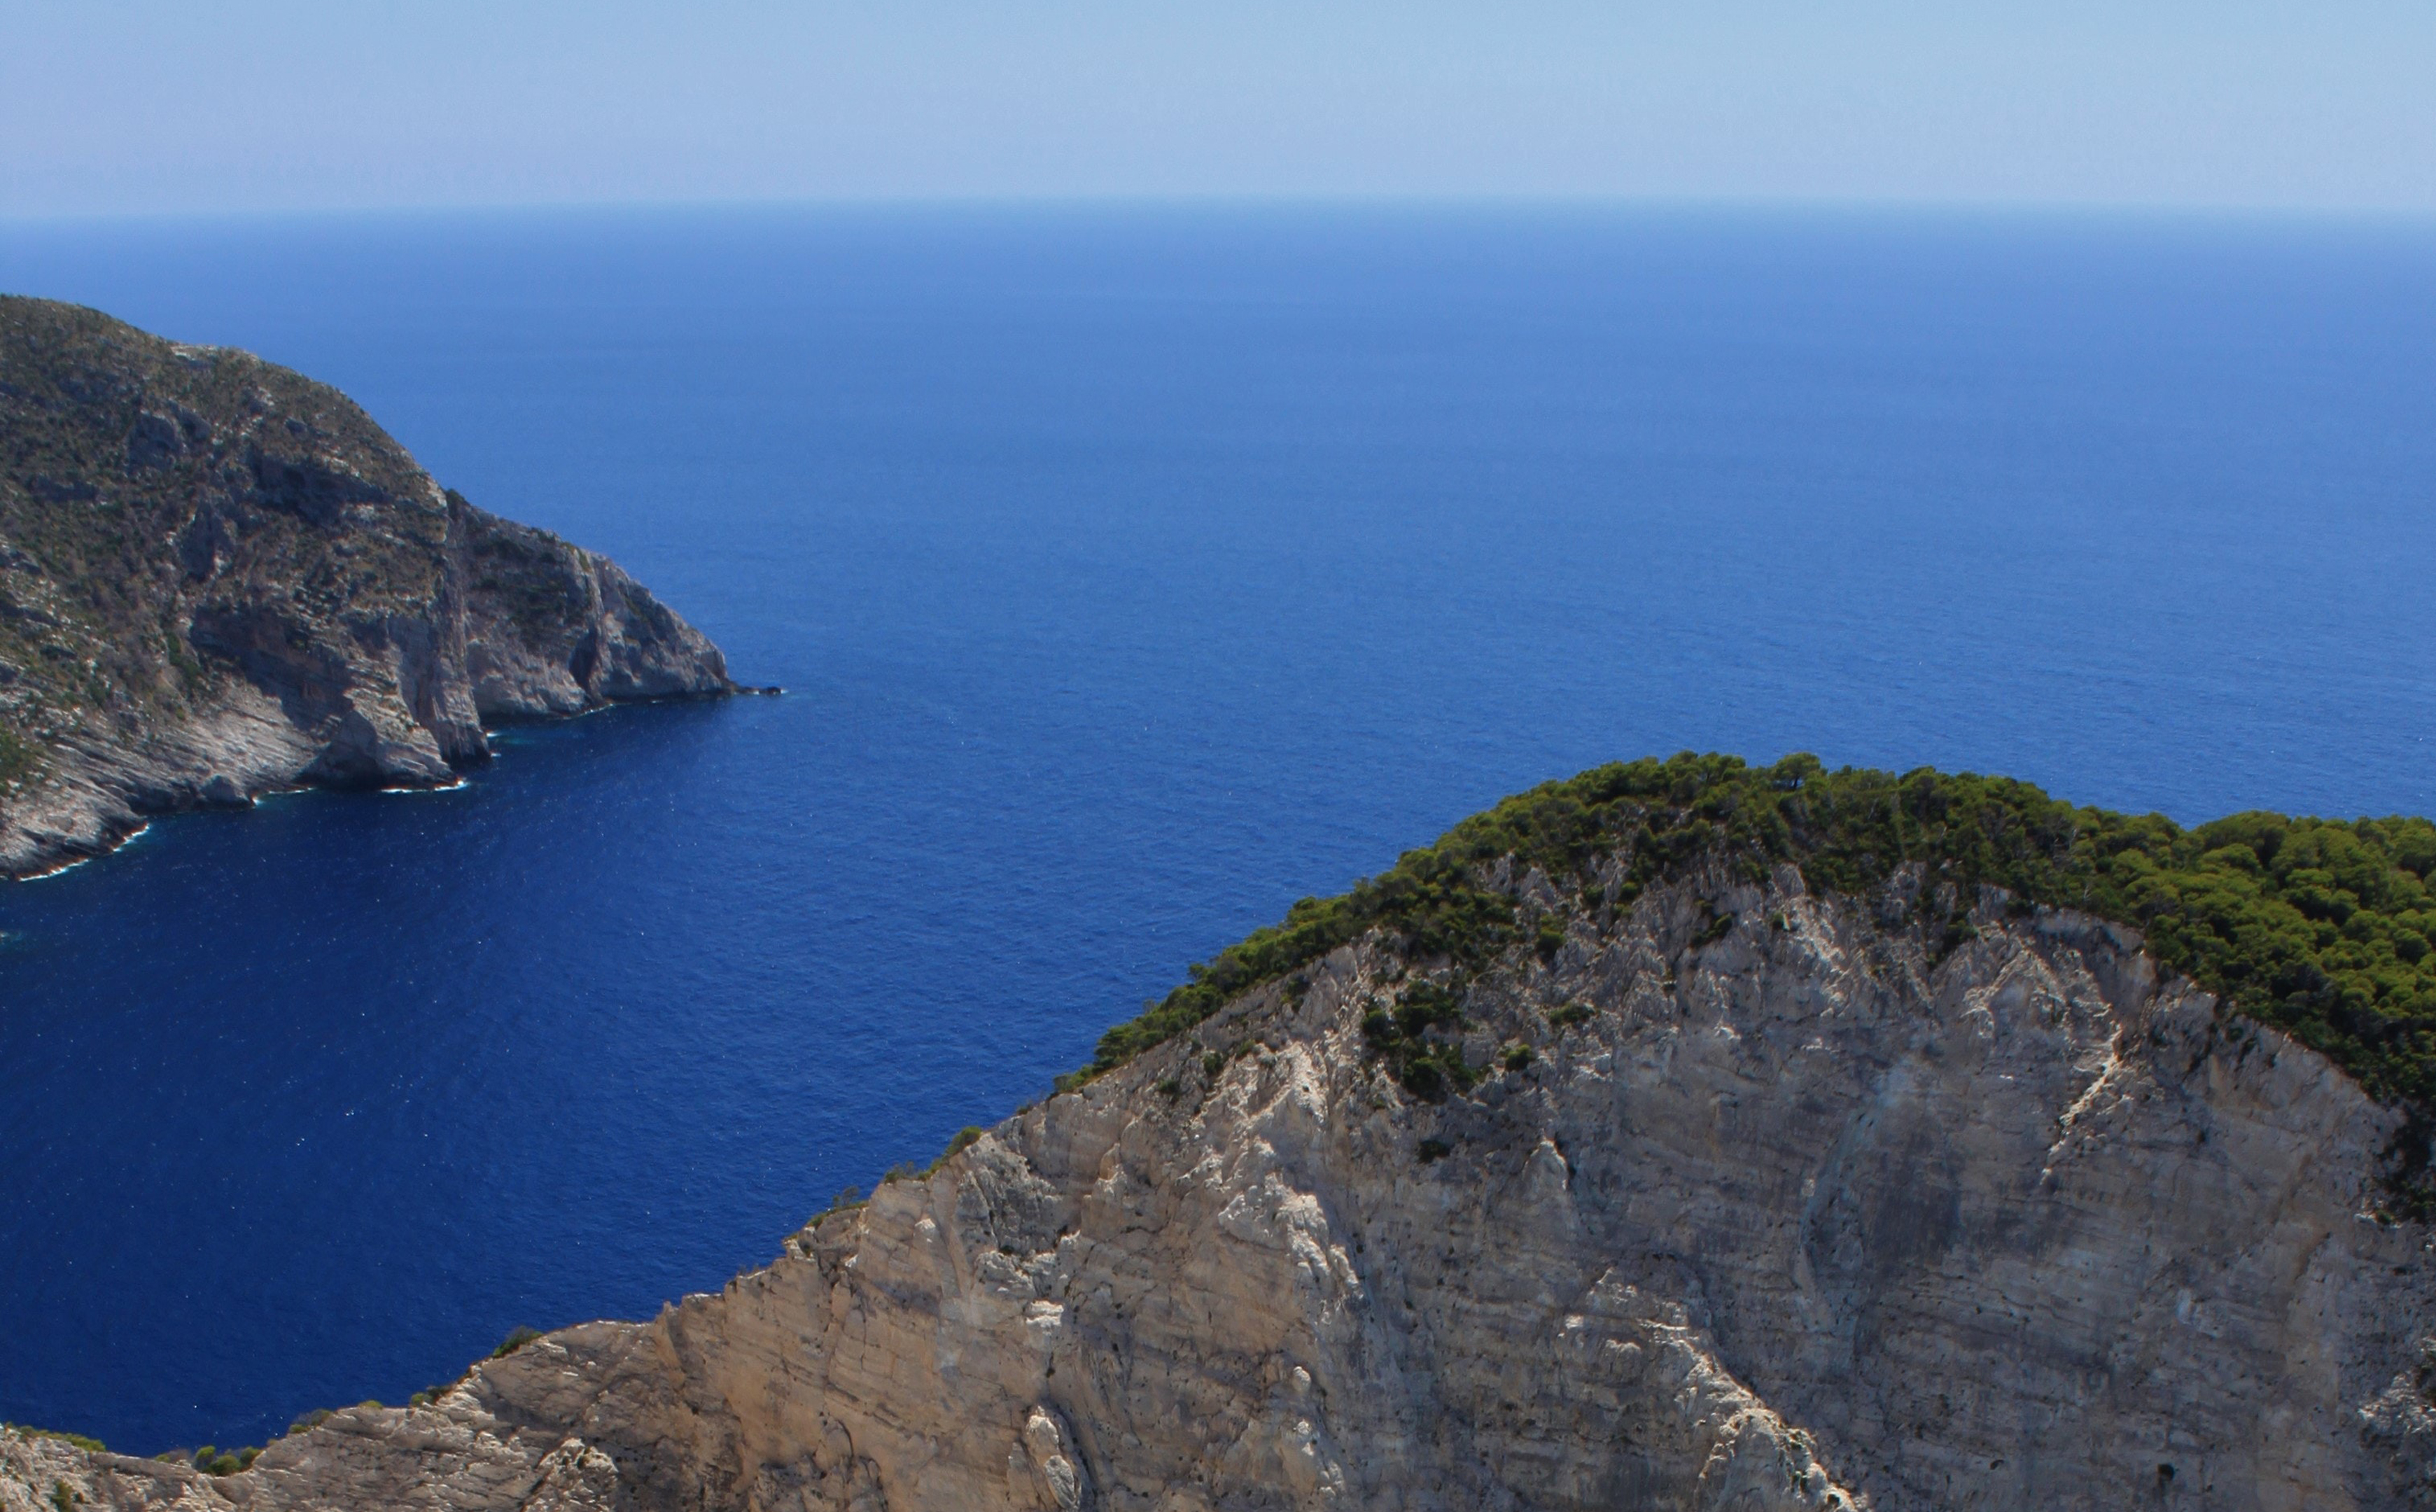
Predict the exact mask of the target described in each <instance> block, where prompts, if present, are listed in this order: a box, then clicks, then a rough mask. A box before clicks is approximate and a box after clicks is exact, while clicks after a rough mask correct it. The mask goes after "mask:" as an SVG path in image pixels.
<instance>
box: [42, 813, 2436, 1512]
mask: <svg viewBox="0 0 2436 1512" xmlns="http://www.w3.org/2000/svg"><path fill="white" fill-rule="evenodd" d="M1475 880H1476V881H1477V882H1478V883H1479V884H1480V885H1482V886H1484V887H1487V888H1489V889H1493V890H1494V891H1496V892H1497V893H1498V894H1500V895H1504V896H1505V897H1508V898H1510V899H1512V900H1513V901H1514V902H1515V904H1516V906H1517V908H1518V910H1519V911H1520V912H1521V914H1522V917H1523V918H1524V919H1525V920H1526V921H1528V922H1529V924H1530V925H1531V929H1530V930H1529V932H1528V934H1527V935H1525V936H1524V937H1523V938H1522V940H1521V941H1520V942H1518V943H1516V944H1514V945H1512V946H1511V947H1507V948H1505V949H1504V950H1503V951H1502V952H1500V953H1499V954H1497V955H1496V956H1495V957H1494V958H1493V959H1491V960H1488V961H1487V962H1486V963H1484V964H1483V965H1481V966H1480V967H1479V969H1477V970H1476V971H1474V972H1471V973H1470V974H1468V976H1467V977H1466V978H1464V979H1463V980H1462V981H1461V982H1459V983H1458V982H1455V980H1454V979H1453V978H1450V977H1448V976H1447V975H1446V974H1445V972H1446V968H1445V965H1444V958H1442V957H1432V956H1427V955H1419V954H1413V953H1408V948H1409V944H1408V941H1407V940H1406V939H1405V938H1404V937H1402V936H1399V935H1398V934H1396V933H1394V932H1392V931H1389V930H1371V931H1369V932H1367V933H1366V934H1365V935H1363V936H1362V937H1361V938H1359V939H1357V940H1354V941H1352V942H1350V943H1348V944H1346V945H1343V946H1341V947H1338V948H1335V949H1334V950H1332V951H1331V952H1330V953H1328V954H1326V955H1325V956H1324V957H1321V958H1319V959H1317V960H1315V961H1314V962H1312V963H1311V964H1310V965H1307V966H1306V967H1304V968H1303V969H1301V970H1299V971H1297V972H1296V973H1294V974H1293V975H1290V976H1286V977H1283V978H1279V979H1278V980H1274V981H1271V982H1267V983H1265V984H1261V985H1259V986H1256V987H1254V988H1252V989H1251V990H1248V991H1246V992H1244V993H1243V994H1241V995H1239V996H1237V997H1235V998H1234V999H1232V1000H1231V1001H1229V1002H1228V1003H1227V1005H1226V1006H1225V1007H1224V1008H1223V1009H1221V1011H1219V1012H1218V1013H1217V1014H1216V1015H1214V1016H1212V1017H1209V1018H1207V1019H1206V1020H1204V1021H1203V1022H1201V1023H1200V1024H1199V1025H1198V1026H1197V1027H1196V1028H1195V1029H1193V1030H1192V1032H1190V1033H1189V1034H1184V1035H1178V1036H1176V1037H1174V1038H1172V1039H1169V1040H1167V1041H1166V1042H1164V1043H1162V1044H1159V1045H1157V1046H1154V1047H1151V1048H1150V1049H1148V1050H1146V1051H1143V1052H1142V1053H1140V1054H1139V1055H1138V1056H1136V1057H1135V1058H1133V1059H1132V1060H1130V1061H1129V1062H1128V1063H1126V1064H1124V1065H1122V1066H1121V1067H1119V1068H1117V1069H1113V1070H1112V1071H1110V1072H1108V1073H1107V1074H1105V1075H1104V1076H1101V1077H1099V1078H1098V1079H1096V1080H1093V1081H1091V1082H1089V1083H1088V1085H1085V1086H1081V1087H1080V1088H1079V1089H1078V1090H1074V1091H1070V1092H1068V1093H1065V1094H1062V1095H1059V1096H1056V1097H1053V1098H1052V1099H1050V1100H1049V1101H1047V1102H1046V1103H1044V1104H1040V1105H1037V1106H1035V1107H1033V1108H1030V1109H1027V1110H1025V1111H1024V1112H1022V1113H1020V1114H1018V1116H1017V1117H1015V1118H1013V1119H1011V1120H1009V1121H1006V1122H1005V1123H1002V1124H1001V1125H1000V1126H999V1127H998V1128H996V1129H994V1130H992V1131H990V1132H989V1133H987V1134H986V1135H985V1136H983V1138H980V1139H978V1140H977V1141H975V1142H973V1143H972V1144H970V1145H969V1147H967V1148H965V1149H963V1150H961V1151H960V1152H958V1153H956V1154H954V1155H952V1156H949V1157H948V1159H946V1160H945V1161H943V1162H942V1163H941V1165H940V1166H939V1167H938V1168H937V1169H936V1170H935V1171H933V1172H932V1173H930V1174H928V1175H926V1176H923V1177H919V1178H906V1179H900V1180H897V1181H895V1182H893V1183H890V1184H887V1185H885V1186H883V1187H882V1188H881V1189H880V1190H879V1191H878V1192H877V1193H876V1195H875V1196H874V1197H873V1198H872V1199H871V1201H870V1202H869V1203H868V1204H866V1205H864V1206H861V1207H859V1208H846V1209H842V1210H840V1211H836V1212H833V1213H830V1214H827V1215H825V1216H824V1217H823V1218H822V1219H820V1220H818V1221H816V1222H815V1223H814V1224H813V1225H810V1226H809V1227H808V1228H806V1229H805V1230H804V1231H803V1232H801V1233H800V1234H798V1235H796V1236H794V1237H793V1238H792V1239H791V1240H790V1241H789V1242H788V1243H787V1246H786V1253H785V1254H784V1255H783V1256H782V1257H781V1258H780V1259H779V1260H777V1261H776V1262H775V1263H774V1264H773V1265H771V1266H770V1267H769V1268H768V1269H766V1270H762V1271H757V1272H755V1273H752V1274H750V1275H746V1276H743V1277H739V1278H738V1279H736V1280H735V1281H733V1282H731V1283H730V1284H729V1285H728V1286H727V1287H726V1288H725V1289H724V1291H722V1293H720V1294H718V1295H700V1296H694V1297H689V1298H687V1299H686V1300H685V1301H684V1302H683V1303H682V1304H681V1305H679V1306H677V1307H674V1308H672V1309H670V1310H669V1311H667V1312H663V1314H662V1315H661V1316H660V1317H659V1318H657V1319H656V1320H654V1321H653V1322H650V1323H643V1324H620V1323H604V1324H592V1325H586V1326H583V1327H580V1328H574V1329H568V1330H563V1331H561V1332H559V1333H556V1334H553V1335H550V1336H548V1338H546V1339H544V1340H542V1341H540V1342H539V1343H536V1344H532V1345H530V1346H528V1347H525V1348H524V1349H522V1350H520V1351H518V1352H516V1353H514V1354H513V1355H510V1356H508V1357H506V1358H504V1359H500V1360H496V1361H492V1362H488V1363H485V1364H481V1365H479V1366H478V1367H476V1368H475V1369H474V1370H473V1371H471V1372H470V1373H469V1374H468V1375H467V1376H466V1377H465V1378H464V1379H463V1380H462V1381H461V1382H459V1383H457V1384H456V1385H455V1386H454V1387H452V1388H451V1389H449V1390H448V1391H446V1392H445V1393H444V1394H443V1395H442V1396H441V1397H440V1399H438V1400H437V1401H436V1402H434V1403H433V1404H431V1405H429V1406H423V1407H416V1408H412V1409H406V1410H400V1409H385V1410H376V1409H370V1408H366V1409H357V1410H350V1411H346V1412H341V1413H339V1414H337V1415H336V1416H334V1417H332V1418H331V1419H329V1420H328V1421H326V1422H324V1423H322V1425H321V1426H319V1427H316V1428H313V1429H311V1430H309V1431H306V1432H302V1433H298V1434H292V1435H290V1436H288V1437H287V1438H284V1439H282V1440H280V1441H278V1442H277V1443H274V1444H273V1445H271V1446H270V1448H269V1449H268V1450H267V1451H265V1452H264V1453H263V1455H262V1456H261V1458H260V1460H259V1461H257V1462H256V1464H255V1465H254V1467H253V1469H251V1470H250V1471H248V1472H246V1473H243V1474H239V1475H232V1476H227V1477H223V1478H212V1477H205V1476H200V1475H198V1474H195V1473H193V1472H192V1471H189V1470H186V1469H182V1468H174V1467H158V1466H153V1465H150V1464H148V1462H143V1461H133V1460H124V1459H119V1458H116V1457H113V1456H88V1455H84V1454H82V1453H81V1452H80V1451H72V1450H69V1449H66V1448H64V1447H62V1446H58V1445H27V1444H24V1443H0V1470H4V1471H6V1473H5V1474H0V1496H6V1495H8V1494H9V1486H8V1476H9V1475H14V1476H15V1477H16V1479H17V1483H18V1484H19V1485H22V1486H26V1487H27V1488H28V1490H27V1493H26V1494H28V1495H30V1494H32V1493H33V1492H35V1491H40V1490H41V1489H42V1488H43V1485H44V1484H46V1483H51V1484H57V1485H59V1486H66V1487H68V1488H69V1491H70V1494H71V1495H83V1496H85V1497H87V1498H89V1499H90V1500H91V1501H92V1502H94V1503H96V1504H101V1505H128V1506H134V1505H147V1506H157V1505H165V1504H176V1505H183V1506H190V1507H219V1506H223V1505H235V1506H242V1507H247V1508H290V1507H293V1508H305V1507H375V1506H377V1507H392V1506H401V1507H402V1506H414V1507H445V1508H510V1507H531V1508H576V1507H586V1508H589V1507H600V1508H609V1507H620V1508H679V1507H685V1508H696V1507H701V1508H751V1509H776V1508H791V1509H792V1508H804V1509H811V1508H819V1509H847V1508H852V1509H860V1512H876V1509H880V1508H887V1509H895V1512H911V1509H917V1508H918V1509H936V1512H949V1509H954V1512H968V1509H980V1508H1026V1509H1035V1512H1049V1509H1059V1512H1075V1509H1080V1508H1087V1507H1088V1508H1106V1509H1114V1508H1126V1509H1141V1512H1214V1509H1220V1508H1283V1507H1296V1508H1320V1507H1348V1508H1349V1507H1363V1508H1400V1509H1413V1512H1419V1509H1438V1508H1449V1509H1452V1508H1474V1507H1489V1508H1516V1509H1520V1508H1584V1509H1587V1508H1593V1507H1597V1508H1608V1507H1644V1506H1646V1507H1668V1508H1737V1509H1775V1508H1783V1509H1792V1508H1805V1509H1811V1508H1832V1507H1838V1506H1855V1505H1867V1506H1871V1507H1875V1508H1878V1509H1880V1512H1887V1509H1892V1508H1899V1507H1900V1508H1911V1507H1929V1508H1996V1507H2004V1508H2041V1509H2066V1508H2089V1509H2097V1508H2108V1509H2113V1508H2121V1507H2127V1506H2143V1507H2149V1506H2153V1507H2191V1508H2198V1507H2210V1508H2295V1509H2297V1508H2303V1507H2308V1508H2344V1507H2377V1508H2386V1507H2425V1506H2429V1505H2436V1415H2431V1412H2430V1409H2429V1401H2428V1397H2427V1382H2428V1380H2429V1379H2430V1375H2431V1371H2430V1365H2429V1360H2430V1358H2431V1357H2430V1355H2429V1353H2428V1350H2429V1347H2430V1346H2429V1343H2428V1335H2429V1332H2430V1330H2431V1327H2436V1315H2431V1314H2436V1295H2431V1287H2430V1284H2429V1277H2430V1276H2431V1274H2436V1273H2431V1267H2430V1261H2429V1257H2428V1255H2427V1245H2428V1242H2429V1239H2428V1232H2427V1228H2426V1227H2425V1226H2424V1225H2417V1224H2412V1223H2395V1222H2392V1221H2387V1220H2381V1219H2379V1218H2378V1217H2376V1216H2374V1209H2375V1207H2376V1205H2377V1203H2378V1202H2379V1200H2380V1198H2379V1194H2380V1190H2381V1188H2380V1185H2379V1182H2380V1175H2379V1163H2380V1158H2381V1154H2382V1152H2384V1151H2385V1150H2386V1149H2387V1148H2388V1146H2389V1144H2390V1142H2391V1140H2392V1136H2393V1134H2394V1131H2395V1129H2396V1127H2397V1125H2398V1123H2399V1121H2400V1116H2399V1115H2398V1114H2396V1113H2394V1112H2392V1111H2391V1110H2389V1109H2387V1108H2384V1107H2381V1106H2379V1105H2378V1104H2375V1103H2374V1102H2373V1101H2372V1100H2370V1099H2369V1098H2368V1097H2366V1096H2365V1095H2364V1094H2363V1093H2362V1092H2361V1091H2360V1090H2359V1088H2358V1085H2357V1084H2355V1083H2354V1082H2352V1081H2351V1080H2350V1079H2348V1078H2347V1077H2345V1076H2344V1075H2343V1074H2342V1073H2341V1072H2340V1071H2339V1070H2338V1069H2336V1068H2335V1067H2334V1066H2333V1065H2331V1064H2330V1063H2329V1062H2327V1061H2326V1060H2324V1059H2323V1058H2322V1057H2321V1056H2319V1055H2318V1054H2317V1053H2316V1052H2314V1051H2309V1050H2306V1049H2305V1048H2303V1047H2301V1046H2299V1045H2297V1044H2295V1043H2293V1042H2291V1041H2289V1040H2288V1039H2286V1038H2284V1037H2283V1036H2281V1035H2279V1034H2276V1033H2275V1032H2273V1031H2271V1030H2268V1029H2264V1028H2261V1027H2258V1026H2256V1025H2254V1024H2251V1023H2248V1022H2246V1021H2243V1020H2240V1019H2236V1018H2232V1017H2226V1016H2223V1015H2220V1014H2219V1013H2218V1009H2217V1006H2216V1004H2215V1002H2214V1001H2213V999H2210V998H2209V997H2208V996H2206V995H2204V994H2202V993H2200V992H2198V991H2196V990H2195V989H2193V988H2192V987H2191V986H2190V985H2189V984H2188V983H2187V982H2181V981H2161V980H2160V977H2161V974H2160V973H2159V971H2158V970H2157V968H2156V967H2155V965H2154V963H2153V961H2152V960H2151V958H2150V957H2149V956H2148V955H2147V954H2146V953H2145V951H2144V949H2143V947H2142V943H2141V941H2140V939H2139V938H2138V937H2137V936H2136V935H2135V934H2133V933H2131V932H2130V931H2128V930H2123V929H2121V928H2119V927H2116V926H2112V925H2108V924H2104V923H2101V922H2098V921H2097V920H2094V919H2092V918H2089V917H2087V916H2084V915H2081V914H2078V913H2073V912H2061V911H2057V910H2052V909H2038V910H2028V909H2025V908H2024V907H2022V906H2021V905H2019V904H2018V903H2017V902H2015V901H2014V900H2011V899H2009V898H2007V897H2006V896H2005V895H2002V894H2001V893H1999V892H1998V891H1996V890H1994V889H1988V890H1985V891H1983V892H1982V893H1981V894H1980V895H1978V897H1977V900H1976V903H1975V906H1972V907H1970V908H1969V909H1968V922H1969V924H1970V925H1971V927H1972V928H1971V930H1969V931H1964V932H1958V933H1957V932H1952V931H1945V930H1928V929H1925V928H1923V926H1922V925H1921V924H1920V923H1919V918H1918V912H1917V910H1916V908H1915V907H1914V906H1913V905H1914V901H1915V899H1916V897H1917V889H1918V884H1919V882H1920V880H1921V878H1920V876H1919V874H1918V871H1917V869H1916V868H1915V869H1913V870H1910V871H1908V872H1899V873H1898V874H1897V875H1896V876H1895V877H1894V878H1892V879H1891V880H1890V881H1889V882H1888V884H1887V885H1886V886H1885V887H1884V888H1882V889H1880V890H1877V891H1875V892H1873V893H1871V894H1870V895H1814V894H1813V893H1812V892H1811V891H1810V890H1809V889H1808V888H1807V887H1806V886H1805V885H1804V882H1803V879H1802V877H1801V872H1800V871H1799V870H1797V869H1796V868H1794V867H1792V866H1789V865H1785V866H1779V867H1776V868H1775V869H1774V870H1773V871H1772V872H1770V871H1767V870H1766V869H1762V870H1760V871H1759V872H1757V873H1754V872H1753V871H1752V870H1751V869H1750V868H1749V867H1744V866H1733V865H1727V864H1725V863H1723V862H1714V863H1708V864H1704V865H1696V866H1694V867H1692V868H1690V869H1689V870H1688V871H1687V872H1686V873H1685V874H1684V875H1681V876H1679V877H1676V878H1673V879H1671V880H1668V881H1665V882H1663V883H1662V884H1661V885H1657V886H1653V887H1650V888H1648V889H1646V890H1635V889H1633V888H1631V887H1629V886H1627V885H1626V884H1627V878H1626V877H1625V876H1624V873H1623V870H1622V863H1621V862H1620V861H1617V860H1612V859H1610V860H1608V861H1606V862H1605V863H1603V865H1592V867H1590V868H1588V869H1587V871H1586V873H1585V875H1583V876H1582V877H1580V878H1574V879H1570V880H1567V881H1565V882H1563V883H1561V884H1560V883H1556V882H1552V881H1551V880H1550V879H1549V878H1547V877H1545V876H1543V875H1542V874H1540V873H1539V872H1538V871H1536V870H1530V869H1526V868H1522V867H1519V866H1516V865H1513V864H1512V863H1510V862H1509V863H1499V864H1495V865H1491V866H1489V867H1487V868H1485V869H1484V870H1483V872H1482V874H1481V875H1480V876H1478V877H1477V878H1475ZM1627 895H1628V896H1630V897H1631V899H1632V900H1631V901H1630V902H1629V903H1628V904H1622V905H1620V904H1619V903H1618V901H1617V899H1618V898H1619V897H1622V896H1627ZM1449 996H1453V997H1454V998H1455V999H1457V1000H1458V1002H1459V1010H1453V1011H1451V1010H1449V1009H1448V1008H1447V1006H1446V999H1447V998H1448V997H1449ZM1400 1016H1408V1017H1400ZM1400 1021H1401V1022H1402V1023H1405V1024H1408V1025H1409V1026H1410V1033H1411V1034H1434V1035H1440V1036H1443V1037H1444V1038H1445V1039H1446V1040H1447V1041H1448V1042H1449V1044H1450V1045H1453V1044H1459V1045H1460V1047H1461V1056H1462V1062H1461V1064H1462V1065H1463V1066H1467V1067H1473V1068H1485V1070H1484V1071H1482V1072H1481V1074H1480V1075H1479V1077H1478V1079H1477V1080H1476V1081H1471V1082H1470V1085H1469V1086H1465V1085H1462V1083H1463V1082H1464V1081H1465V1080H1469V1077H1468V1075H1466V1076H1461V1077H1458V1079H1457V1082H1456V1084H1455V1085H1453V1086H1444V1087H1442V1088H1440V1089H1439V1090H1440V1093H1441V1095H1439V1096H1437V1097H1436V1098H1435V1100H1433V1099H1431V1098H1425V1097H1422V1096H1419V1095H1417V1094H1416V1092H1415V1091H1414V1090H1413V1087H1414V1086H1430V1085H1431V1084H1430V1081H1429V1079H1428V1078H1427V1077H1422V1076H1418V1075H1414V1074H1410V1073H1409V1071H1408V1073H1407V1074H1405V1075H1403V1076H1401V1077H1400V1076H1399V1075H1397V1074H1393V1071H1394V1069H1395V1068H1396V1066H1397V1064H1398V1062H1397V1060H1396V1054H1397V1053H1398V1052H1397V1051H1396V1050H1395V1048H1394V1047H1395V1046H1396V1045H1397V1044H1399V1043H1409V1034H1406V1031H1405V1030H1403V1029H1399V1028H1398V1027H1396V1026H1397V1025H1398V1024H1399V1023H1400ZM1400 1035H1405V1036H1406V1037H1405V1038H1404V1039H1402V1040H1400V1038H1399V1036H1400ZM1433 1053H1434V1054H1439V1057H1440V1058H1439V1059H1438V1060H1437V1061H1435V1062H1434V1064H1439V1065H1445V1066H1454V1065H1455V1064H1456V1063H1455V1062H1454V1060H1453V1055H1452V1051H1446V1052H1444V1053H1440V1052H1437V1051H1434V1052H1433ZM1406 1064H1407V1066H1408V1067H1409V1065H1410V1064H1412V1063H1410V1062H1409V1061H1408V1062H1407V1063H1406ZM36 1453H40V1454H41V1455H43V1456H45V1457H44V1458H43V1460H42V1462H41V1464H40V1465H39V1466H37V1465H35V1464H34V1462H33V1460H32V1459H31V1458H29V1456H31V1455H34V1454H36ZM7 1504H8V1505H10V1506H15V1505H17V1504H18V1503H15V1502H9V1503H7Z"/></svg>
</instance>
